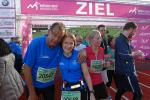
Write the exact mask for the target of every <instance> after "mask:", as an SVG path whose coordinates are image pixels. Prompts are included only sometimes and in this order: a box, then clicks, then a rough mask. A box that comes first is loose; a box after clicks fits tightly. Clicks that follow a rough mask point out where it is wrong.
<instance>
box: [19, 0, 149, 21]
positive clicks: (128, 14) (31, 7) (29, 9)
mask: <svg viewBox="0 0 150 100" xmlns="http://www.w3.org/2000/svg"><path fill="white" fill-rule="evenodd" d="M21 7H22V8H21V12H22V14H33V15H70V16H100V17H123V18H147V19H148V18H150V10H149V9H150V6H142V5H131V4H119V3H106V2H105V3H104V2H86V1H84V2H82V1H73V0H70V1H65V0H64V1H63V0H59V1H58V0H21Z"/></svg>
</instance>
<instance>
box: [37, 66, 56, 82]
mask: <svg viewBox="0 0 150 100" xmlns="http://www.w3.org/2000/svg"><path fill="white" fill-rule="evenodd" d="M55 72H56V68H51V69H45V68H42V67H39V68H38V71H37V81H39V82H42V83H46V82H50V81H53V80H54V76H55Z"/></svg>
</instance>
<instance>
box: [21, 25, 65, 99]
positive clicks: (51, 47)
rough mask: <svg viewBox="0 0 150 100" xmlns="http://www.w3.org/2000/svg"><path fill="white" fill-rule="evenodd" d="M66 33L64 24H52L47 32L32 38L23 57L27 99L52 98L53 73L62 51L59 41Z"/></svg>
mask: <svg viewBox="0 0 150 100" xmlns="http://www.w3.org/2000/svg"><path fill="white" fill-rule="evenodd" d="M65 34H66V29H65V25H64V24H63V23H60V22H56V23H54V24H52V26H51V27H50V29H49V30H48V34H47V35H45V36H42V37H39V38H36V39H34V40H32V42H31V43H30V45H29V47H28V49H27V52H26V54H25V57H24V65H23V67H24V74H25V80H26V83H27V87H28V89H29V97H28V100H37V99H38V97H39V96H40V95H42V96H43V99H44V100H54V96H55V94H54V75H55V72H56V67H57V66H58V63H59V60H58V59H59V57H60V54H61V52H62V50H61V47H60V44H59V43H60V41H61V40H62V38H63V37H64V36H65Z"/></svg>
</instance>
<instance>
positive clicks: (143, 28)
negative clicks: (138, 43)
mask: <svg viewBox="0 0 150 100" xmlns="http://www.w3.org/2000/svg"><path fill="white" fill-rule="evenodd" d="M149 26H150V25H145V26H142V27H141V30H142V31H144V30H147V29H148V28H149Z"/></svg>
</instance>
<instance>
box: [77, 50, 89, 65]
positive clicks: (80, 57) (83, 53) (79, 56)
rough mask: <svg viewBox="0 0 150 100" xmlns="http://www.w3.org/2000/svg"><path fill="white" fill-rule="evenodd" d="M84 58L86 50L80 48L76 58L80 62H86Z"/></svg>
mask: <svg viewBox="0 0 150 100" xmlns="http://www.w3.org/2000/svg"><path fill="white" fill-rule="evenodd" d="M86 58H87V55H86V51H85V50H81V51H80V52H79V55H78V60H79V62H80V63H84V62H86Z"/></svg>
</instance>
